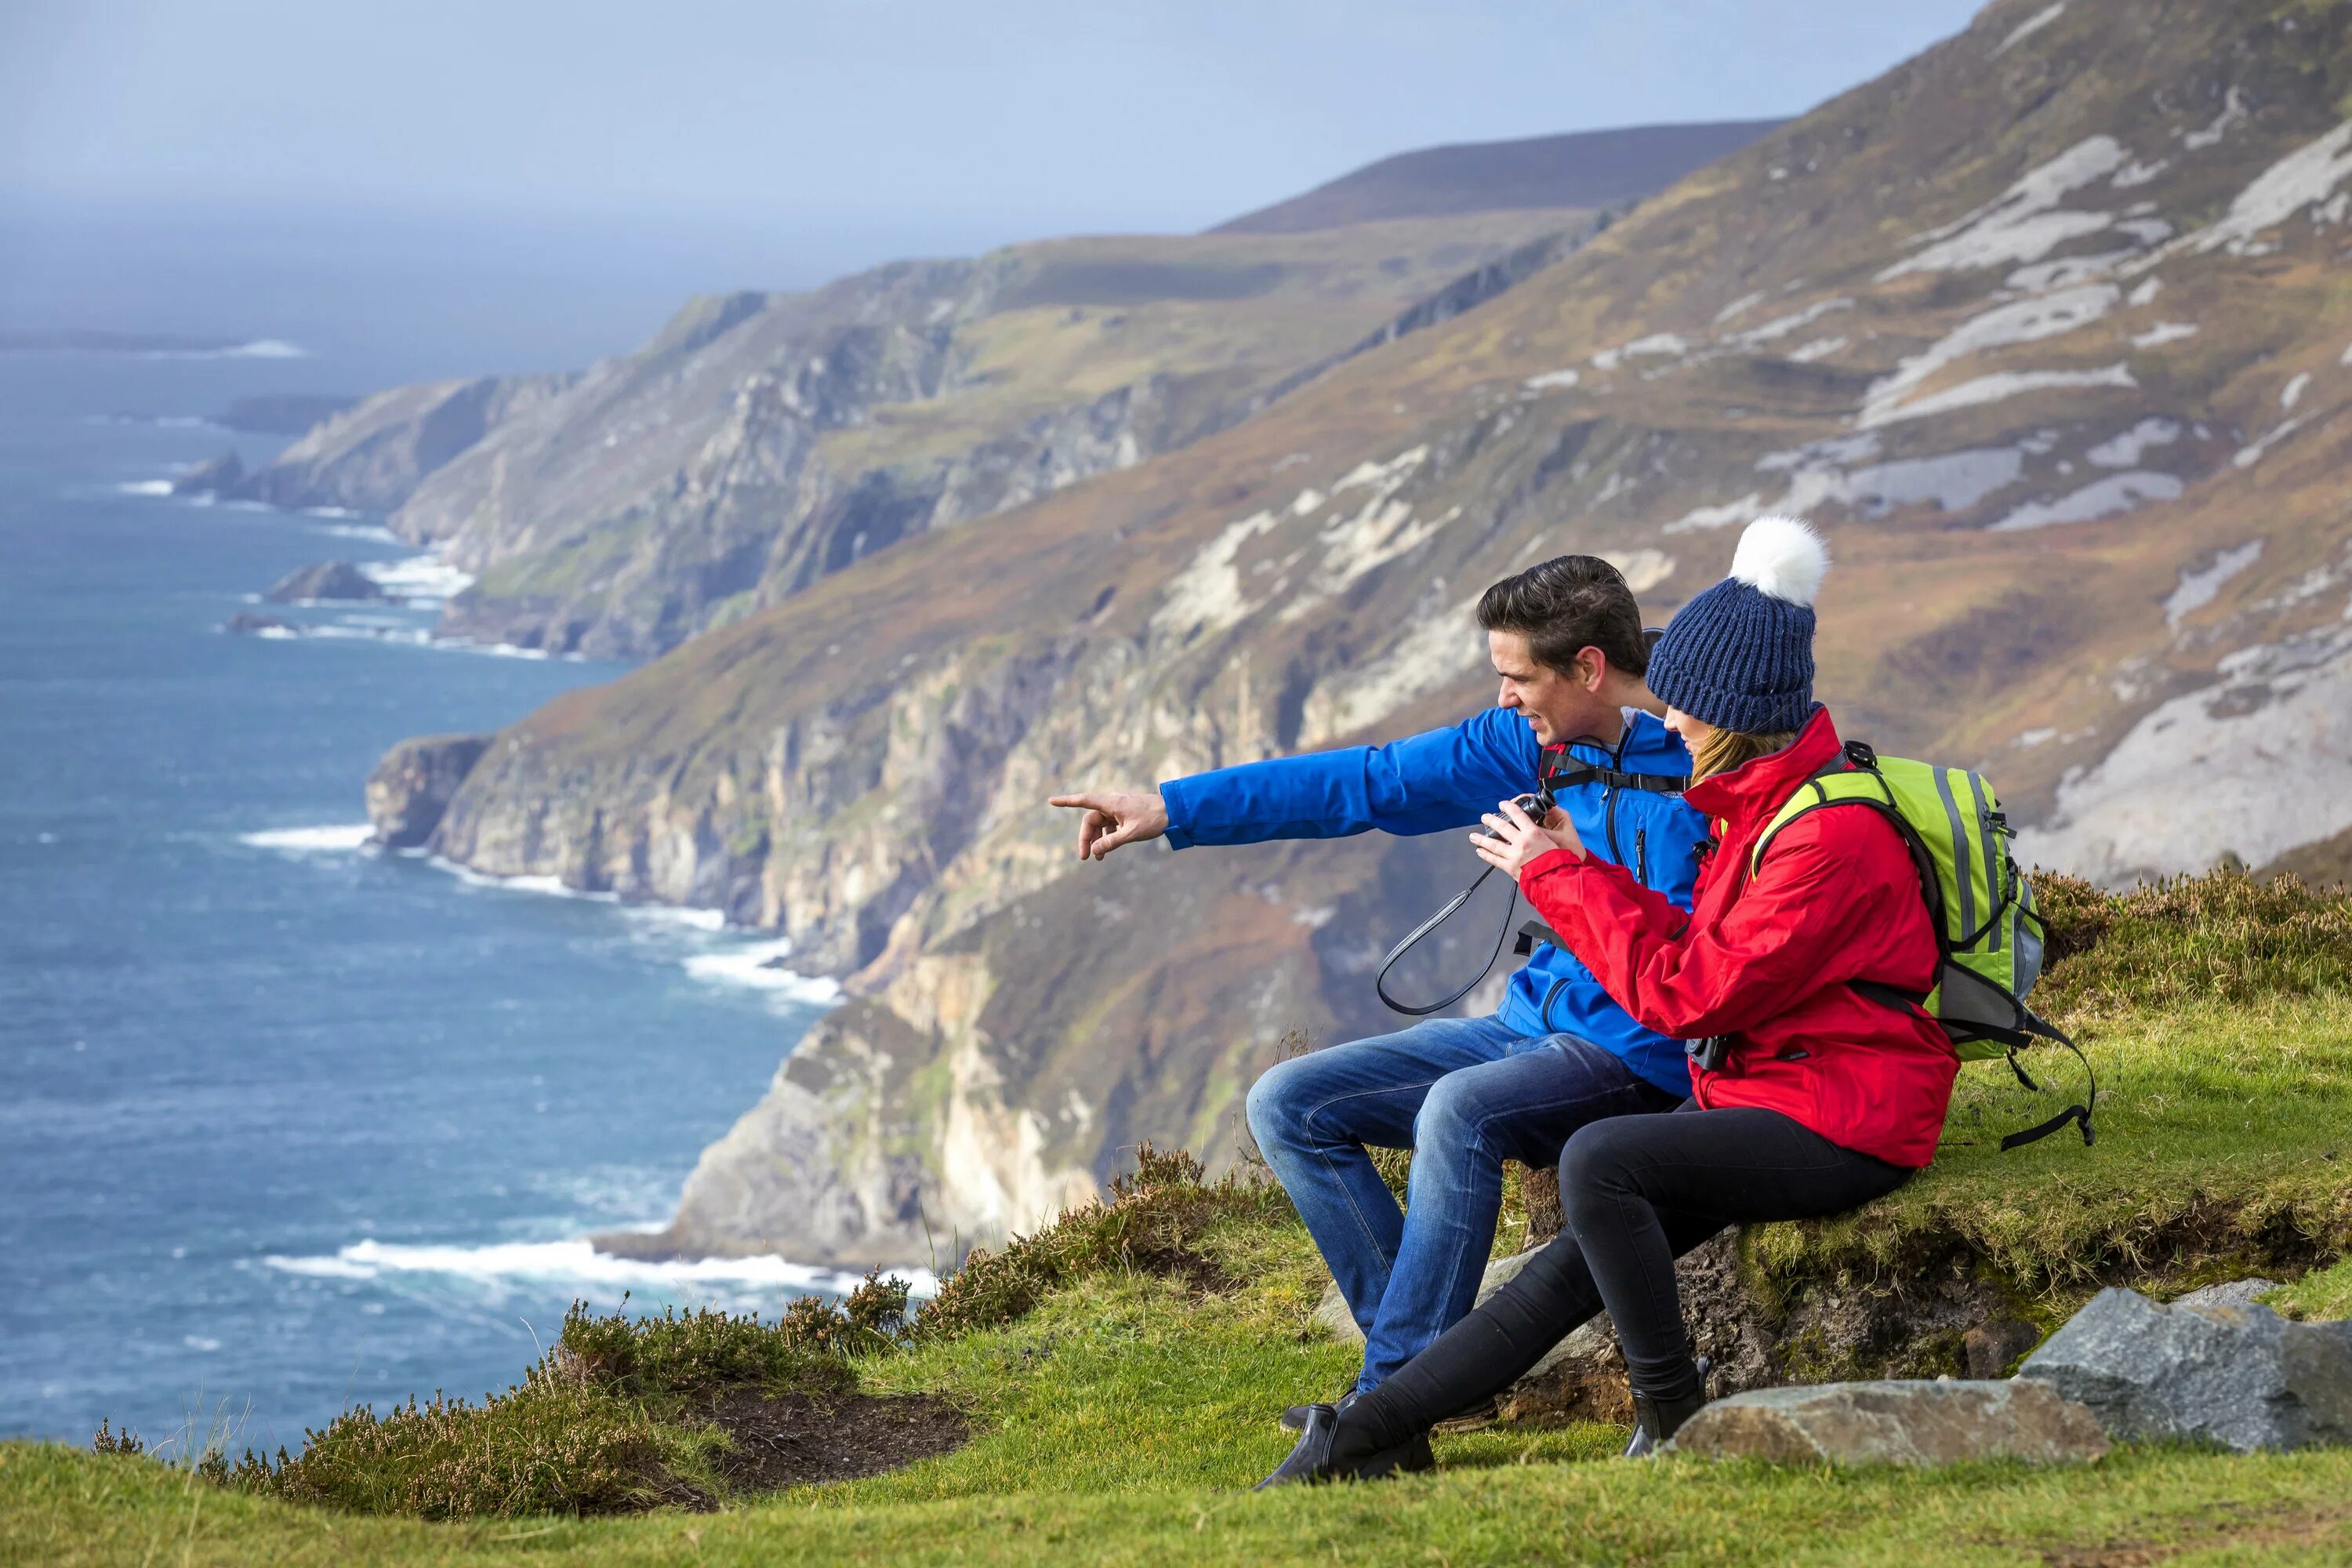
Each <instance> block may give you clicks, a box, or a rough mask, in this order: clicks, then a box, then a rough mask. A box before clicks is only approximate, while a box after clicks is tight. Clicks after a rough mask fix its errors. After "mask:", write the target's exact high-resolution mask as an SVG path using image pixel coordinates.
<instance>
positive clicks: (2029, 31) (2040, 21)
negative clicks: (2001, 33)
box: [1992, 0, 2066, 59]
mask: <svg viewBox="0 0 2352 1568" xmlns="http://www.w3.org/2000/svg"><path fill="white" fill-rule="evenodd" d="M2065 10H2066V0H2058V3H2057V4H2056V5H2045V6H2043V7H2042V9H2041V10H2039V11H2036V12H2035V13H2033V15H2032V16H2028V17H2027V18H2026V19H2025V20H2024V21H2022V22H2020V23H2019V24H2018V25H2017V26H2014V27H2012V28H2011V29H2010V33H2009V37H2006V38H2003V39H2002V40H2001V41H2000V46H1999V47H1996V48H1995V49H1994V50H1993V52H1992V58H1995V59H1999V58H2000V57H2001V56H2003V55H2005V54H2007V53H2009V51H2010V50H2011V49H2013V48H2015V47H2017V46H2018V45H2020V44H2021V43H2023V42H2024V41H2025V40H2026V39H2028V38H2030V37H2033V35H2034V34H2036V33H2038V32H2040V31H2042V28H2044V27H2046V26H2049V25H2050V24H2051V23H2053V22H2054V21H2056V20H2057V19H2058V18H2059V17H2060V16H2062V15H2063V14H2064V12H2065Z"/></svg>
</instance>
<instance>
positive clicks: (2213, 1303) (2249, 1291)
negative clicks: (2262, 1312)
mask: <svg viewBox="0 0 2352 1568" xmlns="http://www.w3.org/2000/svg"><path fill="white" fill-rule="evenodd" d="M2278 1288H2279V1282H2278V1281H2277V1280H2275V1279H2232V1280H2231V1281H2229V1282H2228V1283H2227V1284H2222V1285H2206V1286H2202V1287H2200V1289H2195V1290H2191V1291H2189V1293H2188V1294H2187V1295H2185V1296H2179V1297H2176V1298H2174V1300H2173V1301H2172V1303H2171V1304H2172V1305H2173V1306H2175V1307H2252V1306H2254V1305H2256V1304H2257V1302H2258V1301H2259V1300H2260V1299H2261V1298H2262V1297H2263V1296H2265V1295H2267V1294H2268V1293H2269V1292H2271V1291H2273V1290H2275V1289H2278Z"/></svg>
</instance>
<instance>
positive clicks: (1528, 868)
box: [1519, 849, 1591, 888]
mask: <svg viewBox="0 0 2352 1568" xmlns="http://www.w3.org/2000/svg"><path fill="white" fill-rule="evenodd" d="M1589 864H1591V856H1589V855H1579V854H1578V853H1577V852H1576V851H1575V850H1573V849H1547V850H1545V851H1544V852H1543V853H1542V854H1540V855H1538V856H1537V857H1536V858H1534V859H1532V860H1530V861H1528V863H1527V864H1526V865H1525V866H1523V867H1521V868H1519V885H1520V886H1521V887H1522V888H1524V887H1526V886H1527V885H1528V883H1529V882H1533V881H1538V880H1540V879H1543V878H1545V877H1549V876H1551V875H1553V874H1554V873H1555V872H1559V871H1562V870H1566V869H1567V868H1570V867H1572V866H1584V865H1589Z"/></svg>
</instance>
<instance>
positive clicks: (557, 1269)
mask: <svg viewBox="0 0 2352 1568" xmlns="http://www.w3.org/2000/svg"><path fill="white" fill-rule="evenodd" d="M261 1261H262V1263H263V1264H264V1265H265V1266H266V1267H268V1268H274V1269H277V1270H278V1271H279V1272H281V1273H285V1274H296V1275H301V1276H304V1277H307V1278H310V1279H354V1280H381V1279H387V1278H401V1277H410V1276H415V1277H431V1276H438V1277H440V1278H442V1279H449V1280H455V1281H461V1282H464V1283H466V1284H468V1285H470V1286H473V1287H475V1288H476V1289H478V1291H480V1292H482V1293H485V1294H488V1296H490V1297H491V1298H492V1299H493V1300H498V1299H501V1298H503V1297H505V1296H507V1295H509V1294H515V1293H522V1292H526V1291H527V1292H529V1293H530V1294H533V1295H541V1294H545V1295H555V1294H563V1295H577V1296H581V1297H584V1298H586V1299H589V1300H607V1301H609V1300H617V1299H618V1297H619V1296H620V1295H621V1293H622V1292H623V1291H628V1292H630V1293H631V1295H632V1297H633V1298H634V1299H640V1300H652V1301H656V1302H658V1301H663V1300H719V1301H725V1302H730V1303H732V1302H741V1303H742V1304H743V1305H745V1306H751V1305H754V1304H757V1302H758V1301H759V1300H772V1298H773V1297H774V1295H775V1294H776V1293H777V1292H779V1291H782V1292H785V1293H788V1294H791V1295H795V1296H807V1295H817V1294H824V1295H842V1294H845V1293H846V1292H848V1291H850V1290H854V1289H856V1288H857V1283H858V1279H859V1277H858V1276H857V1275H855V1274H848V1273H844V1272H843V1271H841V1270H840V1269H837V1268H823V1267H820V1266H817V1265H813V1264H805V1263H793V1262H789V1261H787V1260H786V1259H784V1258H776V1257H772V1256H771V1257H764V1258H693V1259H677V1260H674V1261H667V1262H655V1261H648V1260H646V1259H642V1258H615V1257H614V1256H613V1255H612V1254H610V1253H605V1252H599V1251H597V1250H596V1248H595V1247H593V1245H591V1244H590V1243H589V1242H588V1241H587V1240H586V1239H585V1238H584V1237H579V1238H574V1239H572V1240H568V1241H504V1242H492V1243H489V1244H488V1245H487V1246H481V1247H454V1246H437V1247H436V1246H415V1245H404V1244H401V1243H395V1242H384V1241H377V1240H376V1239H374V1238H373V1237H368V1238H367V1239H365V1240H362V1241H355V1242H353V1243H352V1244H351V1245H350V1246H348V1247H340V1248H338V1249H337V1250H336V1251H334V1252H333V1253H331V1254H329V1255H326V1256H313V1257H288V1256H285V1255H283V1254H278V1253H272V1254H270V1255H268V1257H265V1258H263V1259H262V1260H261ZM889 1272H891V1273H895V1274H896V1275H898V1278H900V1279H906V1280H908V1281H909V1283H910V1284H911V1285H912V1286H913V1288H914V1291H915V1293H916V1294H917V1295H921V1296H929V1295H932V1294H934V1293H935V1292H936V1291H937V1290H938V1289H939V1285H938V1281H937V1280H936V1279H933V1277H932V1275H931V1272H930V1270H929V1269H927V1268H897V1269H892V1270H890V1271H889Z"/></svg>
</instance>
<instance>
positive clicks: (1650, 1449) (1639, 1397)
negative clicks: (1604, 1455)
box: [1625, 1356, 1710, 1459]
mask: <svg viewBox="0 0 2352 1568" xmlns="http://www.w3.org/2000/svg"><path fill="white" fill-rule="evenodd" d="M1709 1369H1710V1363H1709V1362H1708V1361H1707V1359H1706V1357H1705V1356H1701V1357H1699V1358H1698V1364H1697V1365H1696V1368H1695V1369H1694V1370H1695V1371H1696V1373H1697V1374H1698V1381H1697V1384H1696V1387H1695V1388H1694V1389H1693V1390H1692V1392H1690V1393H1688V1394H1675V1395H1674V1396H1673V1397H1671V1398H1666V1399H1661V1398H1659V1397H1657V1396H1656V1395H1655V1394H1644V1393H1643V1392H1642V1391H1641V1390H1640V1389H1638V1388H1637V1389H1635V1390H1634V1391H1633V1441H1631V1442H1629V1443H1627V1444H1626V1445H1625V1457H1626V1458H1629V1459H1642V1458H1649V1457H1650V1456H1651V1455H1654V1454H1655V1453H1657V1452H1658V1450H1659V1449H1661V1448H1663V1447H1665V1446H1666V1444H1667V1442H1668V1440H1670V1439H1671V1438H1672V1437H1673V1436H1674V1435H1675V1433H1677V1432H1679V1431H1681V1430H1682V1427H1683V1423H1684V1422H1685V1421H1687V1420H1689V1419H1690V1418H1691V1417H1692V1416H1694V1415H1697V1414H1698V1413H1699V1412H1700V1411H1701V1410H1703V1409H1705V1408H1706V1374H1707V1372H1708V1371H1709Z"/></svg>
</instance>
